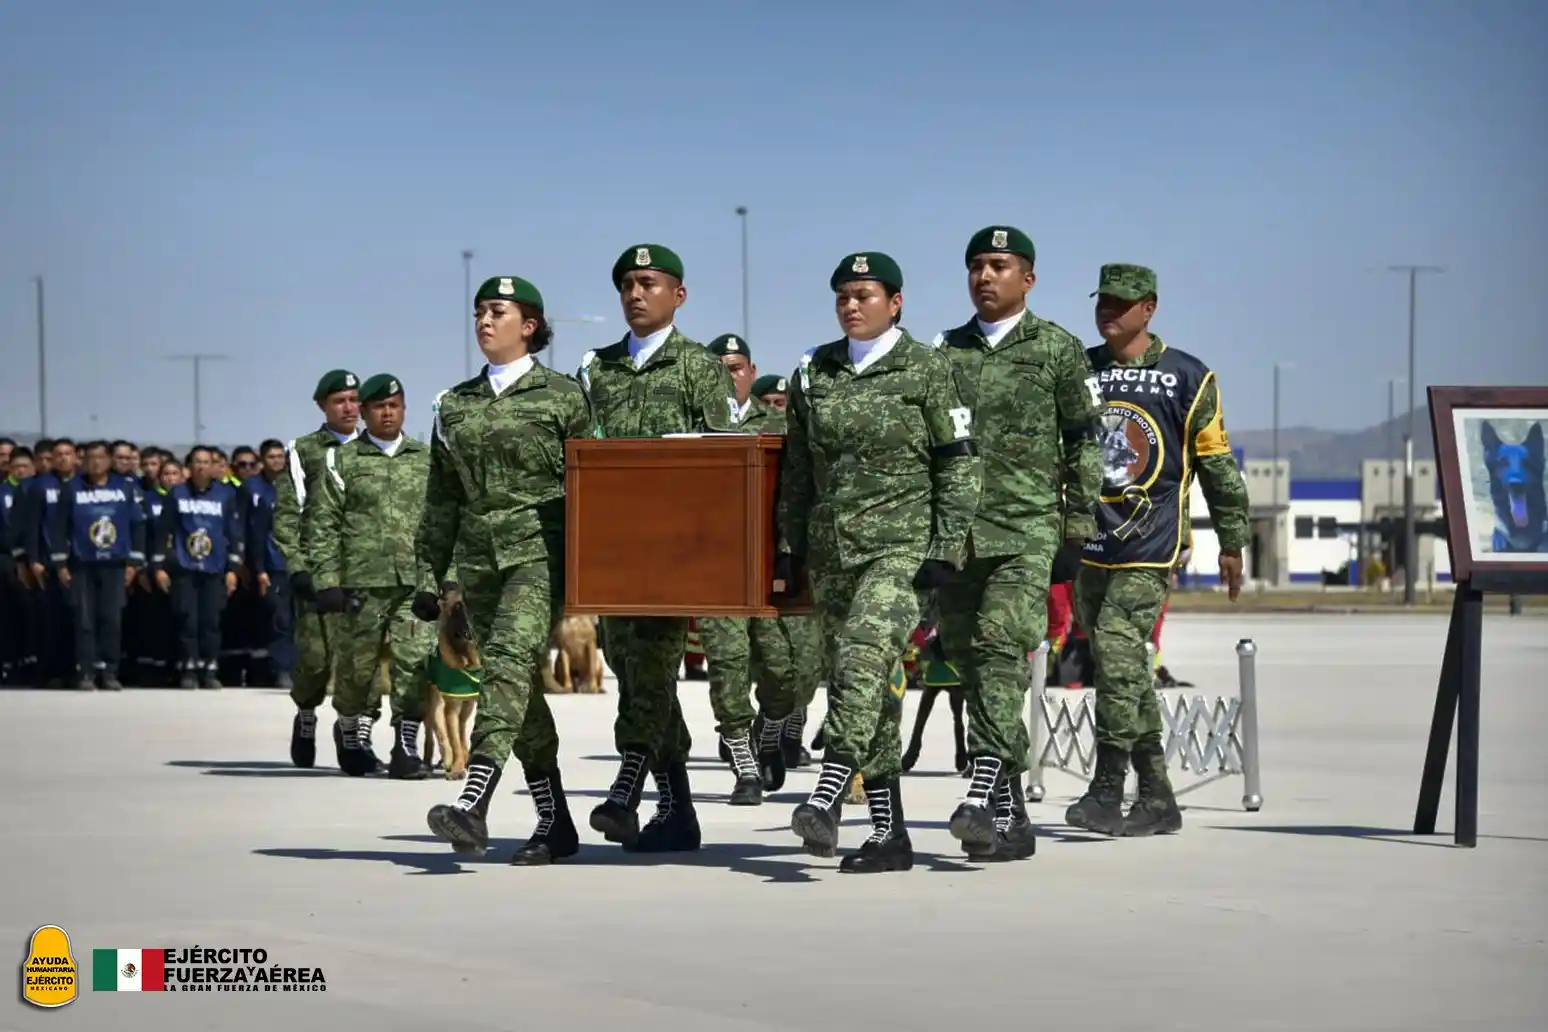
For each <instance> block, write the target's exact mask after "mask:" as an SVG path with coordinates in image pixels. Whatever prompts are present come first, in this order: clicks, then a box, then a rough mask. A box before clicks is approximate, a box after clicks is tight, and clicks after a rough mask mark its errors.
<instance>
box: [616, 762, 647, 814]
mask: <svg viewBox="0 0 1548 1032" xmlns="http://www.w3.org/2000/svg"><path fill="white" fill-rule="evenodd" d="M644 776H645V754H644V753H637V752H627V753H624V757H623V762H622V763H621V764H620V765H619V767H618V777H616V778H614V779H613V787H612V789H611V790H610V791H609V792H608V793H607V801H608V802H610V803H617V804H618V805H619V806H628V805H629V804H630V803H631V802H633V801H634V793H635V792H636V791H637V790H638V789H639V787H640V780H641V779H642V778H643V777H644Z"/></svg>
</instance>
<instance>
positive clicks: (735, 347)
mask: <svg viewBox="0 0 1548 1032" xmlns="http://www.w3.org/2000/svg"><path fill="white" fill-rule="evenodd" d="M741 349H742V346H741V345H740V344H738V343H737V342H736V338H735V337H731V338H729V339H728V340H727V341H726V350H727V351H740V350H741Z"/></svg>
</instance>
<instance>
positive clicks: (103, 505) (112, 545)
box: [47, 473, 145, 567]
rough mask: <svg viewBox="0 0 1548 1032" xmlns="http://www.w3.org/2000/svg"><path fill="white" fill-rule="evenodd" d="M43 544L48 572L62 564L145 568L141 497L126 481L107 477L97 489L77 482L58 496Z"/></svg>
mask: <svg viewBox="0 0 1548 1032" xmlns="http://www.w3.org/2000/svg"><path fill="white" fill-rule="evenodd" d="M51 519H52V523H51V524H50V525H49V526H48V527H47V538H48V540H49V541H50V542H52V544H53V547H52V548H51V549H50V551H49V553H48V565H49V566H50V567H57V566H63V565H65V564H66V563H70V564H75V563H126V564H128V565H130V566H136V567H138V566H144V565H145V497H144V496H143V495H142V494H141V493H140V485H139V484H137V483H136V482H135V481H134V480H132V479H130V478H129V477H126V476H123V475H121V474H118V473H109V474H108V476H107V481H106V482H105V483H103V484H102V485H101V486H100V487H97V486H93V485H91V484H88V483H87V482H86V478H85V477H77V478H76V479H74V480H71V481H70V482H69V483H68V484H65V485H64V487H63V488H61V489H60V491H59V501H58V503H57V504H56V505H55V506H54V511H53V515H52V517H51Z"/></svg>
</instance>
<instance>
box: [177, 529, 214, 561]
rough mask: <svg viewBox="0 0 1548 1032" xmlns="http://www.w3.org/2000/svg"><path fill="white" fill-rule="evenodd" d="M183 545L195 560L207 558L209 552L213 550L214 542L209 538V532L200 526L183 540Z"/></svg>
mask: <svg viewBox="0 0 1548 1032" xmlns="http://www.w3.org/2000/svg"><path fill="white" fill-rule="evenodd" d="M183 547H184V548H186V549H188V554H189V555H190V556H191V557H192V558H194V559H196V560H197V559H208V558H209V556H210V553H211V552H213V551H215V542H214V541H212V540H211V539H210V532H209V531H207V530H205V529H204V528H203V527H200V528H199V529H198V530H196V531H194V532H193V533H192V534H189V535H188V537H187V538H185V539H184V540H183Z"/></svg>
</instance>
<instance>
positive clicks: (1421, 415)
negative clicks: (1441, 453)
mask: <svg viewBox="0 0 1548 1032" xmlns="http://www.w3.org/2000/svg"><path fill="white" fill-rule="evenodd" d="M1407 425H1408V415H1407V413H1404V414H1403V415H1400V416H1398V417H1397V419H1395V420H1393V421H1392V422H1391V423H1387V422H1382V423H1379V424H1377V425H1376V426H1372V427H1367V428H1366V429H1364V430H1318V429H1315V428H1313V427H1305V426H1288V427H1286V426H1282V427H1280V428H1279V454H1280V456H1281V457H1282V458H1287V459H1289V460H1290V475H1291V476H1292V477H1296V478H1300V477H1309V478H1315V479H1335V478H1336V479H1358V478H1359V476H1360V463H1361V462H1362V461H1363V460H1365V459H1385V458H1394V459H1401V458H1402V457H1403V431H1404V430H1405V429H1406V427H1407ZM1230 434H1231V444H1232V445H1233V446H1234V447H1237V448H1240V449H1242V451H1243V454H1244V455H1245V456H1246V457H1247V458H1249V459H1271V458H1273V457H1274V432H1273V430H1232V431H1230ZM1434 454H1435V447H1434V442H1433V441H1432V439H1431V436H1430V411H1429V409H1428V408H1419V409H1416V410H1415V412H1414V458H1416V459H1428V458H1432V457H1433V456H1434Z"/></svg>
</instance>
